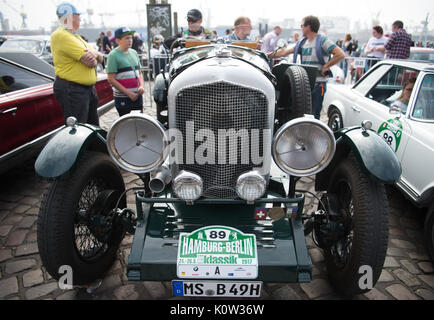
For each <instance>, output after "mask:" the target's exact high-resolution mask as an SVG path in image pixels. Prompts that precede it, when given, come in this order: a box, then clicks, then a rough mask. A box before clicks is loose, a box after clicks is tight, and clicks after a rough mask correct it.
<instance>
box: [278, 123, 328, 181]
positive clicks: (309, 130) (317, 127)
mask: <svg viewBox="0 0 434 320" xmlns="http://www.w3.org/2000/svg"><path fill="white" fill-rule="evenodd" d="M335 151H336V140H335V138H334V135H333V132H332V131H331V130H330V129H329V128H328V127H327V126H326V125H325V124H324V123H322V122H321V121H319V120H316V119H312V118H308V117H305V118H298V119H294V120H292V121H290V122H288V123H287V124H285V125H284V126H283V127H282V128H280V130H279V131H278V132H277V133H276V136H275V137H274V141H273V148H272V152H273V158H274V161H275V162H276V164H277V166H278V167H279V168H280V169H281V170H282V171H284V172H286V173H287V174H289V175H292V176H296V177H306V176H311V175H314V174H317V173H318V172H320V171H322V170H323V169H325V168H326V167H327V166H328V164H329V163H330V161H331V160H332V159H333V156H334V154H335Z"/></svg>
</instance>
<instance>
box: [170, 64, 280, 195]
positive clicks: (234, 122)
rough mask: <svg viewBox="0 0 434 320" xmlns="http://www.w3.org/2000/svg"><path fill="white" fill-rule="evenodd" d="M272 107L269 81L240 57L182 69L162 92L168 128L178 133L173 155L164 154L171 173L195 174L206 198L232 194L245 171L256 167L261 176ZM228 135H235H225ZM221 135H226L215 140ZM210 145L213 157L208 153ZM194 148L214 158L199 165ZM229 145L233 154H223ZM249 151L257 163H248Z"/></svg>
mask: <svg viewBox="0 0 434 320" xmlns="http://www.w3.org/2000/svg"><path fill="white" fill-rule="evenodd" d="M274 105H275V91H274V86H273V85H272V83H271V82H270V81H269V80H268V79H267V78H266V77H265V76H264V75H263V73H261V72H260V71H259V70H257V69H256V68H254V67H252V66H251V65H249V64H248V63H245V62H244V61H241V60H235V59H231V58H213V59H209V60H205V61H202V62H200V63H197V64H195V65H193V66H192V67H190V68H188V69H187V70H185V71H183V72H182V73H181V74H180V75H178V76H177V77H176V78H175V80H174V81H173V82H172V83H171V84H170V87H169V92H168V107H169V127H170V129H177V130H179V133H180V134H182V139H177V151H178V153H177V155H176V154H173V153H172V154H170V162H171V170H172V175H173V176H176V175H177V173H179V171H181V170H187V171H191V172H194V173H196V174H198V175H200V176H201V178H202V179H203V181H204V196H205V197H208V198H236V197H237V196H236V192H235V186H236V181H237V179H238V177H239V176H240V175H241V174H243V173H245V172H248V171H251V170H257V171H259V172H260V173H261V174H262V175H263V176H264V177H266V178H267V177H268V174H269V170H270V166H271V142H272V141H271V140H272V133H273V125H274ZM204 129H205V133H206V132H209V130H211V132H213V133H214V137H215V138H214V141H210V140H213V139H208V138H205V137H204V135H202V134H201V133H204ZM252 129H256V130H253V131H255V133H253V131H252ZM207 130H208V131H207ZM230 130H232V131H230ZM264 130H265V131H264ZM220 133H222V135H220ZM233 133H237V134H239V135H240V136H241V137H240V138H237V140H235V138H232V139H231V138H230V136H231V135H233ZM223 134H228V136H227V137H226V138H224V139H221V138H220V137H223ZM195 138H196V140H197V141H195ZM222 141H224V142H222ZM246 142H247V144H248V145H247V146H246ZM252 142H253V143H252ZM220 143H225V147H224V148H223V146H221V145H220ZM212 146H214V150H213V151H211V153H213V152H214V157H213V156H210V154H209V152H210V151H209V150H211V147H212ZM246 147H247V148H248V152H247V153H248V155H249V157H248V159H246V158H245V154H246V152H243V153H241V151H242V150H243V151H246ZM198 148H202V150H203V149H207V151H206V152H205V154H206V155H207V156H209V158H207V159H215V162H213V163H209V162H206V163H199V162H198V161H197V160H198V159H196V157H195V154H196V151H197V150H198ZM231 148H236V150H237V152H228V151H230V150H231ZM243 148H244V149H243ZM252 148H255V150H252ZM233 150H235V149H233ZM225 151H226V152H225ZM252 152H254V154H256V155H259V156H260V157H262V161H261V162H258V161H253V159H252ZM242 154H243V156H242Z"/></svg>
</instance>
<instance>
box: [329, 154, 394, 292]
mask: <svg viewBox="0 0 434 320" xmlns="http://www.w3.org/2000/svg"><path fill="white" fill-rule="evenodd" d="M327 192H328V193H332V194H334V195H336V196H337V199H338V203H339V215H340V216H341V217H342V221H343V222H344V225H345V227H346V231H345V237H343V238H344V239H346V240H349V241H345V240H341V241H338V242H337V243H335V244H334V245H333V246H331V247H328V248H325V249H324V256H325V260H326V264H327V271H328V276H329V279H330V282H331V284H332V285H333V286H334V288H335V289H336V290H337V291H338V292H339V293H340V294H342V295H344V296H354V295H356V294H360V293H365V292H368V291H369V289H366V288H363V289H361V288H360V286H359V281H360V279H361V277H362V275H363V273H359V272H360V267H362V266H370V267H371V268H372V285H373V286H375V284H376V283H377V281H378V278H379V277H380V275H381V271H382V268H383V265H384V260H385V258H386V252H387V243H388V230H389V229H388V202H387V196H386V191H385V187H384V185H383V184H381V183H379V182H378V181H375V180H374V179H372V178H370V177H369V176H367V175H366V174H365V173H364V172H363V171H362V170H361V168H360V166H359V165H358V163H357V160H356V158H355V156H354V155H353V154H352V153H351V154H350V155H349V157H348V158H346V159H345V160H343V161H342V162H341V163H340V164H339V165H338V167H337V168H336V170H335V171H334V173H333V174H332V179H331V183H330V185H329V188H328V190H327ZM347 244H349V245H348V246H347ZM339 247H340V248H341V249H342V247H343V248H346V247H348V250H341V251H340V253H341V254H339V250H338V248H339ZM345 252H346V253H347V254H345Z"/></svg>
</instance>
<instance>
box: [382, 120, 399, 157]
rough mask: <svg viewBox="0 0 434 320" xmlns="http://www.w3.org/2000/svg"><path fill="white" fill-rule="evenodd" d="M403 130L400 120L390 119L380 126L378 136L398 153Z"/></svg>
mask: <svg viewBox="0 0 434 320" xmlns="http://www.w3.org/2000/svg"><path fill="white" fill-rule="evenodd" d="M402 130H403V128H402V123H401V121H399V119H390V120H388V121H387V122H384V123H383V124H382V125H381V126H380V129H378V135H379V136H380V137H382V138H383V139H384V141H386V143H387V144H388V145H389V146H390V148H392V150H393V151H395V152H397V151H398V148H399V144H400V143H401V137H402Z"/></svg>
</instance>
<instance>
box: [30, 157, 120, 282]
mask: <svg viewBox="0 0 434 320" xmlns="http://www.w3.org/2000/svg"><path fill="white" fill-rule="evenodd" d="M124 190H125V185H124V181H123V178H122V175H121V174H120V172H119V169H118V168H117V167H116V166H115V165H114V164H113V162H112V161H111V160H110V158H109V157H108V156H107V155H105V154H102V153H97V152H88V153H86V154H84V155H83V157H82V158H81V159H80V160H79V162H78V164H77V167H76V169H75V170H74V172H73V174H72V175H69V176H67V177H63V178H60V179H59V180H56V181H54V182H53V183H52V184H51V186H50V188H49V189H48V191H47V192H46V193H45V194H44V198H43V200H42V204H41V209H40V212H39V217H38V231H37V234H38V247H39V253H40V256H41V259H42V263H43V265H44V267H45V268H46V270H47V271H48V273H49V274H50V275H51V276H52V277H53V278H54V279H56V280H59V278H60V277H61V276H62V275H61V274H59V268H60V267H61V266H70V267H71V268H72V271H73V285H84V284H88V283H91V282H93V281H95V280H97V279H99V278H100V277H101V276H102V275H103V274H104V273H105V272H106V271H107V270H108V269H109V268H110V266H111V265H112V264H113V262H114V259H115V257H116V253H117V250H118V248H119V245H120V242H121V241H122V238H123V236H124V234H125V232H124V230H123V227H122V225H120V224H117V223H115V220H114V217H112V216H111V215H112V214H113V211H112V209H113V208H114V207H115V203H117V199H119V196H120V195H121V194H122V193H123V192H124ZM108 193H109V194H117V196H116V197H115V198H112V199H111V201H105V203H106V205H105V206H104V210H101V211H98V212H99V213H96V211H94V210H95V209H96V208H97V206H96V205H95V203H97V199H98V201H101V195H105V194H108ZM125 206H126V203H125V197H123V198H122V201H120V206H119V207H120V208H124V207H125ZM98 208H99V207H98ZM89 215H92V216H89ZM84 217H86V218H84ZM90 219H92V222H93V223H92V224H90V223H89V221H90ZM98 221H99V223H98ZM101 221H103V222H106V224H104V223H101ZM109 221H111V223H110V222H109ZM91 225H92V226H91Z"/></svg>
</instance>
